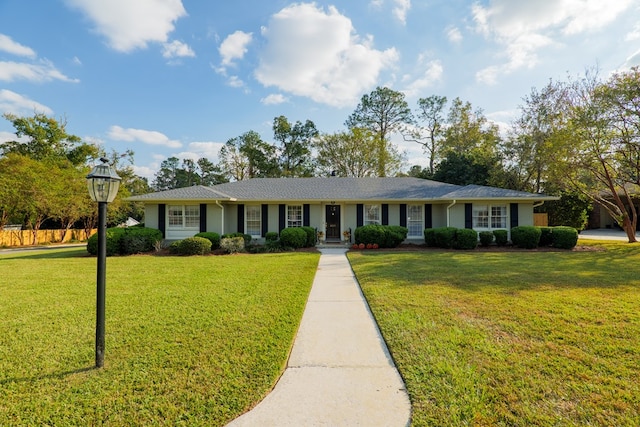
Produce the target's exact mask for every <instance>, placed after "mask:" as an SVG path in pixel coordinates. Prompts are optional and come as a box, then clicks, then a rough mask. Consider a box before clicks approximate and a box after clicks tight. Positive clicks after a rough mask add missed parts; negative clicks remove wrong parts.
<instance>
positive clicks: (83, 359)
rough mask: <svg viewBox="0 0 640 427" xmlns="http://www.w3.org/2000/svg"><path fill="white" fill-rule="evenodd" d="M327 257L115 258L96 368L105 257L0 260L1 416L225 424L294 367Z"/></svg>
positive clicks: (61, 253)
mask: <svg viewBox="0 0 640 427" xmlns="http://www.w3.org/2000/svg"><path fill="white" fill-rule="evenodd" d="M318 259H319V254H314V253H287V254H277V255H273V254H265V255H251V256H246V255H240V256H224V257H221V256H205V257H159V256H131V257H112V258H109V259H108V260H107V282H106V288H107V297H106V350H105V367H104V368H103V369H99V370H96V369H93V365H94V360H95V358H94V344H95V305H96V302H95V298H96V296H95V292H96V290H95V288H96V284H95V282H96V259H95V257H88V256H86V251H85V250H84V249H66V250H56V251H38V252H24V253H6V254H2V255H0V277H1V279H0V425H56V426H58V425H60V426H62V425H185V426H186V425H188V426H192V425H207V426H222V425H224V424H226V423H227V422H228V421H230V420H232V419H233V418H235V417H236V416H238V415H240V414H241V413H243V412H244V411H246V410H247V409H249V408H250V407H251V406H252V405H255V404H256V403H257V402H259V401H260V400H261V399H262V398H263V397H264V396H265V395H266V394H267V393H268V392H269V390H270V389H271V387H273V385H274V384H275V381H276V380H277V379H278V377H279V375H280V374H281V372H282V370H283V369H284V367H285V365H286V359H287V356H288V353H289V350H290V347H291V345H292V344H293V339H294V336H295V333H296V331H297V328H298V325H299V322H300V319H301V317H302V312H303V310H304V307H305V303H306V300H307V296H308V294H309V290H310V289H311V284H312V281H313V276H314V274H315V271H316V266H317V262H318Z"/></svg>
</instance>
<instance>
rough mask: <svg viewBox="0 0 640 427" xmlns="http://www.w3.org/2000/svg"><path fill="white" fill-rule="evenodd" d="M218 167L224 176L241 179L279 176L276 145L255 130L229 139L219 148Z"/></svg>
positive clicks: (236, 179)
mask: <svg viewBox="0 0 640 427" xmlns="http://www.w3.org/2000/svg"><path fill="white" fill-rule="evenodd" d="M218 157H219V158H220V168H221V170H222V172H223V174H224V175H225V177H226V178H228V179H231V180H235V181H242V180H245V179H250V178H266V177H276V176H279V174H280V171H279V168H278V159H277V156H276V147H275V146H273V145H270V144H268V143H266V142H264V141H263V140H262V138H260V135H259V134H258V133H257V132H255V131H248V132H245V133H244V134H242V135H240V136H238V137H235V138H231V139H229V140H228V141H227V142H226V143H225V145H224V146H223V147H222V148H221V149H220V154H219V156H218Z"/></svg>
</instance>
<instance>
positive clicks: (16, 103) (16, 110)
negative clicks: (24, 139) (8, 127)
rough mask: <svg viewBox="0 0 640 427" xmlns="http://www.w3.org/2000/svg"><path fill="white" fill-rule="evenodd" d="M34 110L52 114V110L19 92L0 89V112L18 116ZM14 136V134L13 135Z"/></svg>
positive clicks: (28, 113)
mask: <svg viewBox="0 0 640 427" xmlns="http://www.w3.org/2000/svg"><path fill="white" fill-rule="evenodd" d="M34 112H38V113H43V114H47V115H51V114H53V110H52V109H51V108H49V107H47V106H46V105H43V104H40V103H39V102H36V101H34V100H32V99H29V98H27V97H26V96H23V95H20V94H19V93H15V92H12V91H10V90H7V89H0V113H2V114H4V113H12V114H16V115H18V116H25V115H31V114H33V113H34ZM14 138H15V135H14Z"/></svg>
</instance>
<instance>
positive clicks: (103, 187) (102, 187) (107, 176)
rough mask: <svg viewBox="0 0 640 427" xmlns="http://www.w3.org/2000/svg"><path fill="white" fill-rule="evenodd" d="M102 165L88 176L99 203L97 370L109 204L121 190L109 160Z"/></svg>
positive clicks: (100, 355)
mask: <svg viewBox="0 0 640 427" xmlns="http://www.w3.org/2000/svg"><path fill="white" fill-rule="evenodd" d="M100 161H101V162H102V164H101V165H97V166H95V167H94V168H93V170H92V171H91V173H89V175H87V186H88V187H89V195H90V196H91V199H92V200H93V201H94V202H98V269H97V270H98V274H97V280H96V281H97V298H96V368H102V367H103V366H104V323H105V322H104V319H105V316H104V312H105V308H104V307H105V304H104V300H105V294H106V292H105V277H106V271H107V270H106V268H107V203H111V202H113V200H114V199H115V198H116V194H118V188H120V180H121V179H122V178H120V177H119V176H118V174H117V173H116V172H115V171H114V170H112V169H111V167H110V166H109V163H108V162H109V160H108V159H105V158H104V157H102V158H101V159H100Z"/></svg>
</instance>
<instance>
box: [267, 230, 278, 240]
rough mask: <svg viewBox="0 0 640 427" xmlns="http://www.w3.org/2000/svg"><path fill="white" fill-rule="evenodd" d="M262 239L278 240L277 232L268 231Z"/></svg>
mask: <svg viewBox="0 0 640 427" xmlns="http://www.w3.org/2000/svg"><path fill="white" fill-rule="evenodd" d="M264 240H265V241H267V242H276V241H278V233H276V232H275V231H269V232H267V234H265V235H264Z"/></svg>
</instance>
